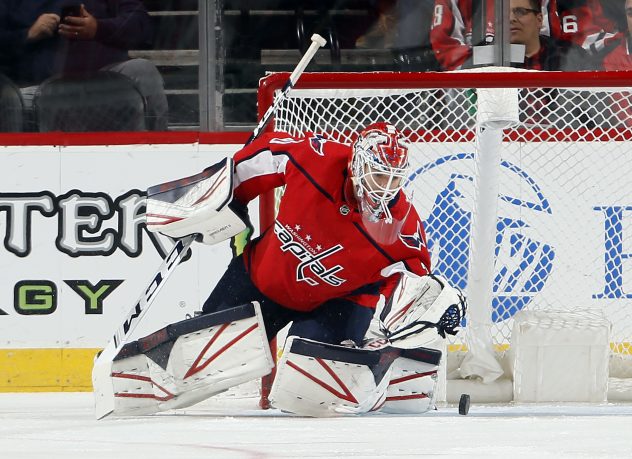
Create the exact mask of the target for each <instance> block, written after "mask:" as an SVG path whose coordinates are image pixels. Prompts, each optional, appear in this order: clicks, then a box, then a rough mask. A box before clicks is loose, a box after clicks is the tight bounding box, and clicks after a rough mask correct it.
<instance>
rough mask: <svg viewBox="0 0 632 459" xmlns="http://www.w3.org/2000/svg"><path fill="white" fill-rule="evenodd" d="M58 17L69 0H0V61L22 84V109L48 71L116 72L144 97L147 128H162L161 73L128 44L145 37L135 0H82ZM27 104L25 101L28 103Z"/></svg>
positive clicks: (146, 26) (147, 23) (148, 32)
mask: <svg viewBox="0 0 632 459" xmlns="http://www.w3.org/2000/svg"><path fill="white" fill-rule="evenodd" d="M83 1H84V3H83V4H81V5H76V6H75V9H74V11H73V13H71V14H70V15H67V16H65V17H63V18H62V10H63V9H64V7H65V6H68V2H69V0H2V1H0V65H1V67H2V68H3V69H4V71H5V72H6V73H7V74H8V75H9V76H10V77H11V78H12V79H13V80H14V81H15V82H16V83H17V84H18V85H19V86H20V87H21V88H22V89H21V90H22V94H23V97H24V99H25V105H26V108H27V109H29V108H30V109H31V110H32V99H33V97H34V95H35V93H36V91H37V88H38V85H39V84H41V83H42V82H43V81H44V80H46V79H47V78H48V77H51V76H53V75H59V74H64V75H76V76H85V75H89V74H90V73H93V72H96V71H99V70H108V71H114V72H119V73H121V74H123V75H125V76H127V77H129V78H131V79H132V80H134V81H135V82H136V84H137V85H138V88H139V90H140V92H141V93H142V94H143V96H144V97H145V100H146V103H147V111H148V119H149V121H150V126H149V128H151V129H154V130H166V129H167V111H168V108H167V99H166V96H165V92H164V82H163V79H162V77H161V75H160V73H159V72H158V70H157V69H156V67H155V66H154V65H153V64H152V63H151V62H149V61H147V60H145V59H130V58H129V56H128V50H130V49H138V48H141V47H146V46H148V45H149V44H150V43H151V39H152V34H153V32H152V26H151V20H150V18H149V15H148V13H147V10H146V9H145V7H144V6H143V4H142V3H141V1H140V0H83ZM29 105H30V107H29Z"/></svg>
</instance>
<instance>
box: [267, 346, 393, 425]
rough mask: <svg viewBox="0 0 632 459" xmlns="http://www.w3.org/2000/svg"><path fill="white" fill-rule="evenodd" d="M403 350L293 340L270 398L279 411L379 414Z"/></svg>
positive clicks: (323, 413) (279, 364)
mask: <svg viewBox="0 0 632 459" xmlns="http://www.w3.org/2000/svg"><path fill="white" fill-rule="evenodd" d="M401 353H402V350H401V349H397V348H392V347H389V346H387V347H384V348H382V349H377V350H374V349H358V348H349V347H345V346H338V345H333V344H325V343H320V342H317V341H312V340H308V339H304V338H298V337H289V338H288V339H287V341H286V343H285V346H284V350H283V355H282V357H281V359H280V361H279V362H278V364H277V372H276V377H275V379H274V383H273V385H272V390H271V392H270V403H271V404H272V406H274V407H275V408H279V409H281V410H284V411H289V412H291V413H295V414H298V415H302V416H313V417H331V416H341V415H345V414H362V413H367V412H369V411H373V410H376V409H377V408H378V407H379V406H381V405H382V404H383V402H384V400H385V398H386V388H387V386H388V382H389V380H390V371H391V364H392V363H393V361H395V359H396V358H398V357H399V356H400V355H401Z"/></svg>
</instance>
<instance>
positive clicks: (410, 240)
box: [399, 222, 425, 251]
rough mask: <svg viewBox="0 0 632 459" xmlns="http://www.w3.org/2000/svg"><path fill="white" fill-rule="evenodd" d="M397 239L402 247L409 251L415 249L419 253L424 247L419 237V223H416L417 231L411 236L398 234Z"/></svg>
mask: <svg viewBox="0 0 632 459" xmlns="http://www.w3.org/2000/svg"><path fill="white" fill-rule="evenodd" d="M399 239H400V240H401V241H402V242H403V243H404V245H406V246H407V247H410V248H411V249H417V250H420V251H421V249H422V248H423V247H424V245H425V244H424V240H423V238H422V237H421V225H420V223H419V222H417V231H415V232H414V233H413V234H402V233H400V235H399Z"/></svg>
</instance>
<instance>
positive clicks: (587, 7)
mask: <svg viewBox="0 0 632 459" xmlns="http://www.w3.org/2000/svg"><path fill="white" fill-rule="evenodd" d="M486 2H487V3H486V18H485V24H486V27H485V43H481V45H483V44H485V45H489V44H492V43H494V37H495V30H494V17H495V16H494V2H493V1H491V0H486ZM541 3H542V4H541V7H540V11H541V14H542V23H541V26H540V31H539V33H540V35H542V36H545V37H551V38H552V39H555V40H562V41H563V42H570V43H573V44H575V45H578V46H581V47H582V48H584V49H585V50H586V51H587V52H588V53H589V54H591V55H598V54H599V53H601V52H602V51H603V49H604V46H605V45H606V44H607V43H608V42H609V40H612V39H613V37H614V36H615V32H616V25H615V24H614V23H613V22H612V21H611V20H610V19H608V17H607V16H606V15H605V14H604V12H603V9H602V7H601V4H600V2H599V1H598V0H543V1H542V2H541ZM472 17H473V11H472V0H435V9H434V14H433V22H432V29H431V32H430V41H431V44H432V48H433V49H434V51H435V53H436V56H437V59H438V60H439V63H440V64H441V67H442V68H443V69H444V70H457V69H460V68H467V67H470V66H471V65H472V63H471V57H472ZM510 26H511V25H510Z"/></svg>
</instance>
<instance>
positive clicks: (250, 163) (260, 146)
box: [233, 133, 294, 204]
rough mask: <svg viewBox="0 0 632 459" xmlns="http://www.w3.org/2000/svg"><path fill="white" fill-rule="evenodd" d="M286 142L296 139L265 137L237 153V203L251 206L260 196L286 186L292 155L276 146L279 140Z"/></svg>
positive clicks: (234, 173)
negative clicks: (289, 157) (286, 174)
mask: <svg viewBox="0 0 632 459" xmlns="http://www.w3.org/2000/svg"><path fill="white" fill-rule="evenodd" d="M283 140H287V141H293V140H294V139H293V138H292V137H289V136H286V135H279V134H278V133H277V134H264V135H262V136H261V137H259V138H258V139H256V140H254V141H253V142H252V143H250V144H249V145H247V146H245V147H244V148H242V149H241V150H239V151H238V152H237V153H235V155H234V157H233V159H234V162H235V170H234V172H233V178H234V196H235V199H237V201H239V202H240V203H242V204H247V203H248V202H250V201H252V200H253V199H254V198H256V197H257V196H259V195H261V194H264V193H265V192H267V191H271V190H273V189H275V188H277V187H279V186H283V185H284V184H285V168H286V166H287V163H288V155H287V154H282V153H280V152H278V151H277V148H275V147H274V145H275V144H274V142H275V141H283Z"/></svg>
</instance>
